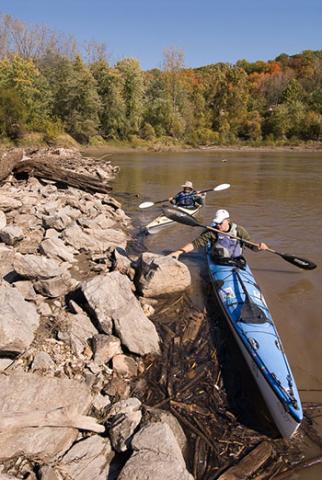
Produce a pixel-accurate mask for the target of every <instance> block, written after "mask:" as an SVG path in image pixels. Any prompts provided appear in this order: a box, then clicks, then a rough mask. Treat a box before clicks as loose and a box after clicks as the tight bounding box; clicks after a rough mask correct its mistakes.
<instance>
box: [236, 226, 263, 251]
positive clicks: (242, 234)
mask: <svg viewBox="0 0 322 480" xmlns="http://www.w3.org/2000/svg"><path fill="white" fill-rule="evenodd" d="M237 237H239V238H241V239H242V240H246V241H247V242H253V243H257V242H255V241H254V240H253V239H252V238H251V236H250V235H249V233H248V232H247V230H246V228H244V227H242V226H241V225H238V226H237ZM257 245H258V246H257ZM257 245H248V244H245V247H247V248H250V249H251V250H253V251H254V252H259V251H261V250H267V249H268V248H269V247H268V246H267V245H266V243H264V242H260V243H258V244H257Z"/></svg>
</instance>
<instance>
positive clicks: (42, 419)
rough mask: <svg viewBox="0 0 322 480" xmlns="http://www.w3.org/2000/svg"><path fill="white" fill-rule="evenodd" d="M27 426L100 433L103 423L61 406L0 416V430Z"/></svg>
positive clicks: (5, 430)
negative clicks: (69, 428) (68, 428)
mask: <svg viewBox="0 0 322 480" xmlns="http://www.w3.org/2000/svg"><path fill="white" fill-rule="evenodd" d="M28 427H62V428H66V427H71V428H78V429H80V430H89V431H91V432H96V433H102V432H104V431H105V428H104V426H103V425H100V424H98V423H97V421H96V419H95V418H93V417H89V416H86V415H80V414H79V413H77V412H76V410H75V409H74V408H73V407H61V408H56V409H54V410H50V411H40V410H39V411H34V412H15V413H12V414H7V415H5V414H3V415H2V416H1V418H0V432H1V433H3V432H11V431H14V430H20V429H21V428H28Z"/></svg>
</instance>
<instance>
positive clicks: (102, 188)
mask: <svg viewBox="0 0 322 480" xmlns="http://www.w3.org/2000/svg"><path fill="white" fill-rule="evenodd" d="M13 172H14V173H27V174H29V175H32V176H34V177H37V178H45V179H48V180H53V181H55V182H63V183H66V184H67V185H70V186H71V187H76V188H79V189H80V190H84V191H86V192H90V193H93V192H94V193H95V192H99V193H109V192H110V191H111V190H112V187H110V186H109V185H106V184H104V183H102V181H101V180H98V179H97V178H96V177H93V176H90V175H84V174H81V173H76V172H72V171H70V170H66V169H63V168H60V167H58V166H57V165H55V162H54V163H48V160H47V161H46V160H45V159H42V158H40V159H37V160H26V161H23V162H19V163H18V164H17V165H16V166H15V167H14V169H13Z"/></svg>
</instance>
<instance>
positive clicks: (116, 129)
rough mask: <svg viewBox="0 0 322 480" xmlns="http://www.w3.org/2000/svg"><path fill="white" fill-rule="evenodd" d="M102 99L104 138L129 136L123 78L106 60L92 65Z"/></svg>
mask: <svg viewBox="0 0 322 480" xmlns="http://www.w3.org/2000/svg"><path fill="white" fill-rule="evenodd" d="M91 71H92V73H93V76H94V78H95V80H96V82H97V92H98V95H99V97H100V101H101V105H102V107H101V110H100V134H101V135H102V136H103V137H104V138H120V139H122V138H125V137H126V136H127V133H128V132H127V118H126V105H125V100H124V98H123V90H124V84H123V78H122V76H121V74H120V72H119V70H117V69H115V68H110V67H109V66H108V64H107V62H106V61H105V60H100V61H98V62H95V63H94V64H92V65H91Z"/></svg>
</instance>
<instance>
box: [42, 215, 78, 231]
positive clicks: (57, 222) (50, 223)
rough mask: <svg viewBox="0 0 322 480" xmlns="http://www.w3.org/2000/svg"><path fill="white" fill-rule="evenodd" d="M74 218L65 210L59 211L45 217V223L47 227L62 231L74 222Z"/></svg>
mask: <svg viewBox="0 0 322 480" xmlns="http://www.w3.org/2000/svg"><path fill="white" fill-rule="evenodd" d="M73 221H74V220H73V219H72V218H71V217H69V216H68V215H66V213H64V212H63V211H59V212H58V213H56V214H55V215H48V216H44V217H43V225H44V227H45V228H54V229H55V230H58V231H62V230H64V229H65V228H67V227H68V226H69V225H71V224H72V223H73Z"/></svg>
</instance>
